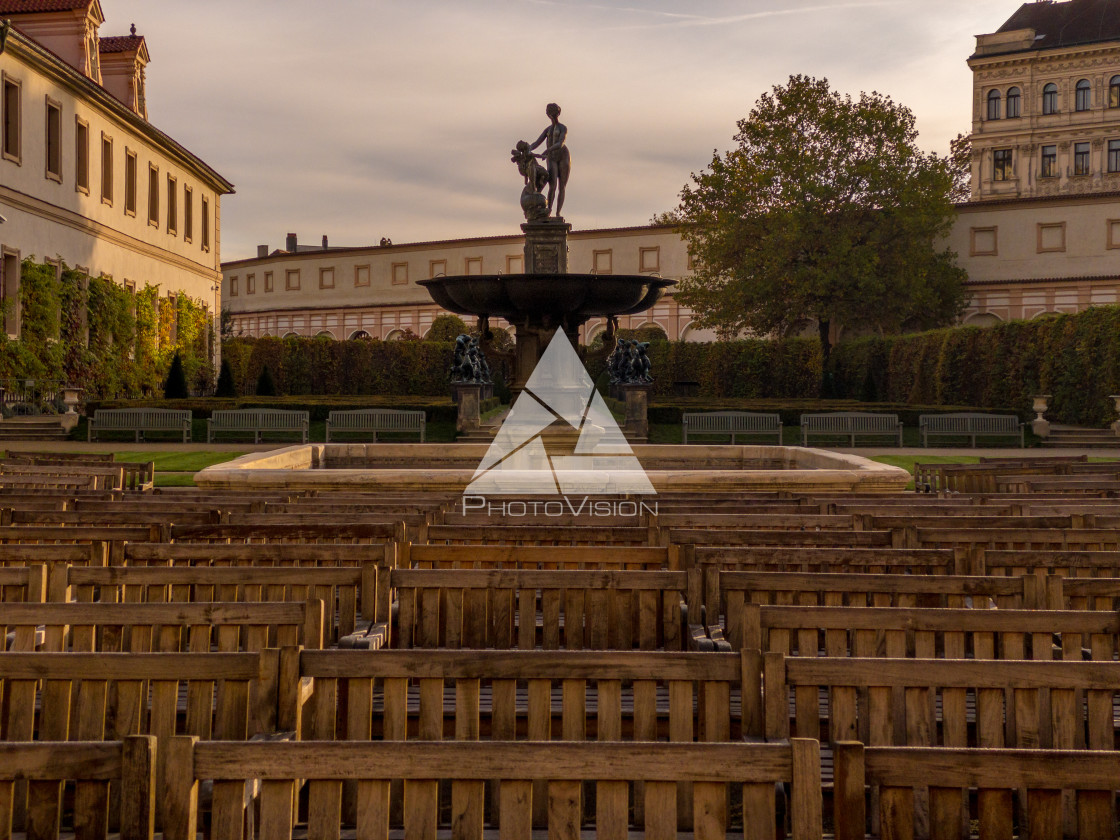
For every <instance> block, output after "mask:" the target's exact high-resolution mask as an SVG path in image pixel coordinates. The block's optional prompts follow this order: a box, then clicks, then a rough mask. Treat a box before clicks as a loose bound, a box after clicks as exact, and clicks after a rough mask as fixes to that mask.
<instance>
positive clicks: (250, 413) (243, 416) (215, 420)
mask: <svg viewBox="0 0 1120 840" xmlns="http://www.w3.org/2000/svg"><path fill="white" fill-rule="evenodd" d="M309 417H310V413H309V412H307V411H292V410H287V409H279V408H229V409H217V410H215V411H214V412H213V413H212V414H211V415H210V425H211V427H212V428H219V427H226V428H236V429H246V428H256V429H262V430H265V431H267V430H269V429H302V428H306V427H307V424H308V419H309Z"/></svg>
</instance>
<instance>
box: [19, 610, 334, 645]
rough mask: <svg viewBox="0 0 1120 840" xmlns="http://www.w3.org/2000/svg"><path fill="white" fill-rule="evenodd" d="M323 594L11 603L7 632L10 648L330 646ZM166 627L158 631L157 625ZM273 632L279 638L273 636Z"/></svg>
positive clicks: (161, 627)
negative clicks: (280, 598)
mask: <svg viewBox="0 0 1120 840" xmlns="http://www.w3.org/2000/svg"><path fill="white" fill-rule="evenodd" d="M324 621H325V615H324V608H323V602H322V601H319V600H310V601H307V602H305V603H292V602H281V603H274V602H269V601H261V602H256V603H251V604H248V603H225V602H213V603H200V604H191V603H177V602H176V603H170V604H162V603H147V604H131V603H125V604H83V603H62V604H58V603H47V604H26V603H15V604H4V609H3V611H2V613H0V634H3V635H0V640H2V639H5V638H6V639H7V640H8V641H7V644H8V647H7V650H9V651H11V652H13V653H29V652H34V651H36V650H42V651H44V652H50V653H63V652H70V651H73V652H76V653H84V652H94V651H106V652H112V651H122V652H129V651H137V652H146V651H151V650H157V651H163V652H168V653H175V652H179V651H184V650H189V651H203V652H205V651H208V650H211V648H213V647H216V648H217V650H218V651H222V652H227V653H235V652H237V651H239V650H245V651H258V650H263V649H264V648H266V647H274V646H285V645H296V644H303V645H304V646H305V647H309V648H316V649H318V648H321V647H322V646H323V624H324ZM157 629H158V632H157ZM270 637H273V638H270Z"/></svg>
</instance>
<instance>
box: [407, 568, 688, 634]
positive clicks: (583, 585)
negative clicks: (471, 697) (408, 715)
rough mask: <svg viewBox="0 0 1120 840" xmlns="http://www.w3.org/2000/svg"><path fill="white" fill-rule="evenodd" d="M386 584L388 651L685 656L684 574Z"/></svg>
mask: <svg viewBox="0 0 1120 840" xmlns="http://www.w3.org/2000/svg"><path fill="white" fill-rule="evenodd" d="M390 580H391V583H392V586H393V588H395V589H396V590H397V598H398V602H399V605H400V606H399V613H398V632H397V633H396V634H394V636H393V640H392V644H393V645H394V646H395V647H402V648H409V647H424V648H431V647H450V648H460V647H462V648H488V647H492V648H498V649H506V650H508V649H510V648H520V649H522V650H533V649H535V648H537V647H538V646H540V647H543V648H544V649H545V650H559V649H561V648H566V649H568V650H581V649H585V648H586V649H592V650H631V649H633V648H634V647H638V648H640V649H642V650H683V649H684V643H685V639H684V638H683V633H682V630H681V603H682V601H683V600H684V599H685V597H686V595H687V588H688V578H687V575H686V573H685V572H640V571H639V572H631V571H529V570H523V571H517V570H509V569H503V570H493V571H479V570H473V569H467V570H455V571H440V570H435V569H395V570H394V571H393V572H392V573H391V575H390ZM538 621H539V622H540V624H541V629H540V637H539V639H538V636H537V623H538Z"/></svg>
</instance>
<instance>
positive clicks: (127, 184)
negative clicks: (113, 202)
mask: <svg viewBox="0 0 1120 840" xmlns="http://www.w3.org/2000/svg"><path fill="white" fill-rule="evenodd" d="M136 167H137V164H136V152H131V151H129V150H128V148H127V147H126V148H125V150H124V213H125V215H126V216H135V215H136V190H137V187H136Z"/></svg>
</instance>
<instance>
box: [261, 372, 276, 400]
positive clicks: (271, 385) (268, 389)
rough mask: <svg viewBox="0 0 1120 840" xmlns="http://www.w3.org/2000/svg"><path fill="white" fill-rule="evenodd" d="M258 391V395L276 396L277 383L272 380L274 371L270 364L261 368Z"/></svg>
mask: <svg viewBox="0 0 1120 840" xmlns="http://www.w3.org/2000/svg"><path fill="white" fill-rule="evenodd" d="M256 393H257V396H258V397H275V396H276V383H275V382H274V381H273V380H272V371H270V370H269V369H268V365H265V366H264V367H263V368H261V375H260V376H258V377H257V392H256Z"/></svg>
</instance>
